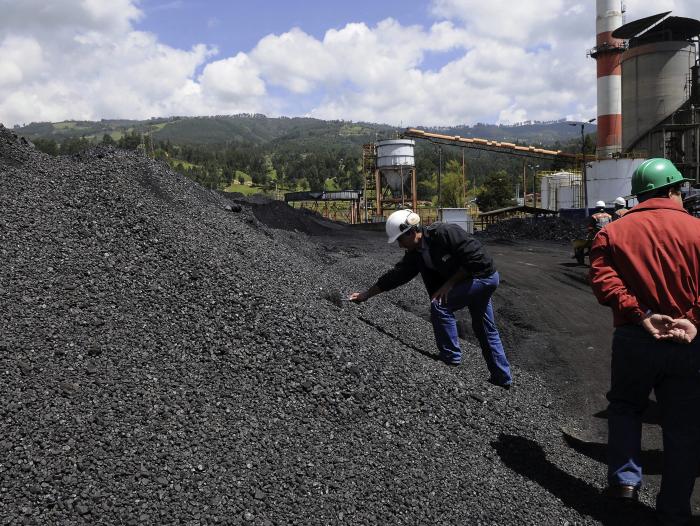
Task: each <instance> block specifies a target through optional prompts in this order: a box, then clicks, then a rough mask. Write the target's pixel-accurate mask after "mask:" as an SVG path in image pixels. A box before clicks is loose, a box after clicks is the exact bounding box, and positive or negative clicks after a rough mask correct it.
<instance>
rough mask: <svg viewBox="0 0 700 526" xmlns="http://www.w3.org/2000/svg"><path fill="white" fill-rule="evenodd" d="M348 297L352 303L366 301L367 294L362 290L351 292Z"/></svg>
mask: <svg viewBox="0 0 700 526" xmlns="http://www.w3.org/2000/svg"><path fill="white" fill-rule="evenodd" d="M348 299H349V300H350V301H352V302H353V303H362V302H363V301H367V300H368V299H369V296H368V295H367V294H365V293H364V292H353V293H352V294H350V295H349V296H348Z"/></svg>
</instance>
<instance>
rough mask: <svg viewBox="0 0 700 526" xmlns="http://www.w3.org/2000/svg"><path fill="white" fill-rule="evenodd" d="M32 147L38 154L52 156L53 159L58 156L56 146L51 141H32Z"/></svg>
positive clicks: (54, 142)
mask: <svg viewBox="0 0 700 526" xmlns="http://www.w3.org/2000/svg"><path fill="white" fill-rule="evenodd" d="M33 142H34V146H35V147H36V149H37V150H39V151H40V152H44V153H47V154H49V155H53V156H54V157H55V156H56V155H58V144H56V141H54V140H53V139H42V138H39V139H34V141H33Z"/></svg>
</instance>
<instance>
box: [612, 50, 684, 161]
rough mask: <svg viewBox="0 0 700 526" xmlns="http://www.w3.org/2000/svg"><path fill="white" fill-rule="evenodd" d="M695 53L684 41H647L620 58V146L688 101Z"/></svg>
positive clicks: (643, 132) (642, 133)
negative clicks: (690, 73) (689, 78)
mask: <svg viewBox="0 0 700 526" xmlns="http://www.w3.org/2000/svg"><path fill="white" fill-rule="evenodd" d="M694 65H695V50H694V47H693V45H692V44H691V43H689V42H687V41H670V42H668V41H667V42H651V43H647V44H642V45H639V46H636V47H630V48H629V49H628V50H627V51H625V53H624V54H623V55H622V146H623V148H624V149H628V148H630V147H631V146H632V145H633V144H634V143H635V142H636V141H637V140H638V139H639V138H640V137H641V136H642V135H644V134H645V133H646V132H648V131H649V130H650V129H651V128H653V127H654V126H656V125H657V124H659V123H660V122H661V121H663V120H664V119H665V118H666V117H668V116H669V115H671V114H672V113H673V112H675V111H676V110H678V108H680V106H681V105H682V104H683V103H684V102H685V101H686V100H687V99H688V96H689V93H688V92H687V87H688V75H689V72H690V68H691V67H692V66H694Z"/></svg>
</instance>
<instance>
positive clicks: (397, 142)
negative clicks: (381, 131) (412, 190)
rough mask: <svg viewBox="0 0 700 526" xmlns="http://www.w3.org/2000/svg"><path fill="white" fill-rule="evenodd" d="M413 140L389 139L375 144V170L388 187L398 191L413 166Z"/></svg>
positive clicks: (414, 142)
mask: <svg viewBox="0 0 700 526" xmlns="http://www.w3.org/2000/svg"><path fill="white" fill-rule="evenodd" d="M415 144H416V141H414V140H413V139H390V140H386V141H378V142H377V168H379V171H380V172H381V173H382V175H383V176H384V179H386V182H387V184H388V185H389V187H390V188H391V189H392V190H394V191H398V190H400V189H401V185H402V183H403V182H404V181H405V180H406V178H407V177H408V176H409V175H410V174H411V170H412V169H413V167H414V166H415V156H414V147H415Z"/></svg>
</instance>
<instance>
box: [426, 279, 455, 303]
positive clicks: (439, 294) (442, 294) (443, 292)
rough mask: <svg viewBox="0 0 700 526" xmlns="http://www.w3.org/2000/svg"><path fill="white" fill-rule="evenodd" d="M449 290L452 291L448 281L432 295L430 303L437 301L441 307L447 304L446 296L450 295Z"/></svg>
mask: <svg viewBox="0 0 700 526" xmlns="http://www.w3.org/2000/svg"><path fill="white" fill-rule="evenodd" d="M451 290H452V283H450V282H449V281H448V282H446V283H445V284H444V285H443V286H442V287H440V288H439V289H437V291H436V292H435V294H433V297H432V298H430V299H431V300H432V301H437V302H438V303H439V304H441V305H444V304H447V296H448V295H449V294H450V291H451Z"/></svg>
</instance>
